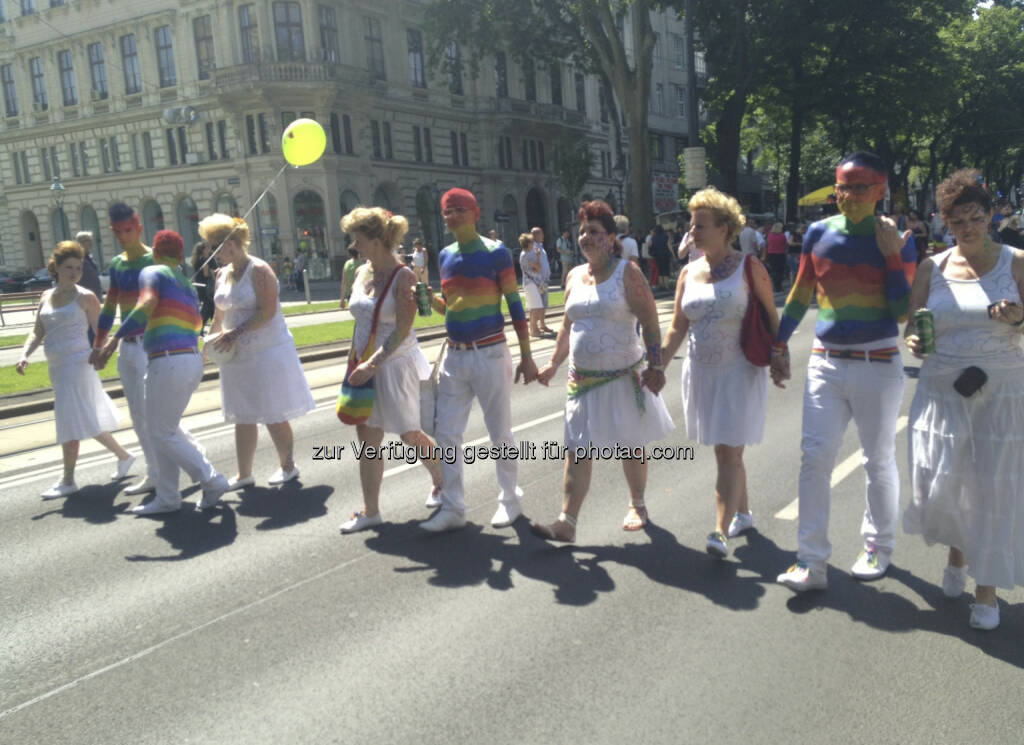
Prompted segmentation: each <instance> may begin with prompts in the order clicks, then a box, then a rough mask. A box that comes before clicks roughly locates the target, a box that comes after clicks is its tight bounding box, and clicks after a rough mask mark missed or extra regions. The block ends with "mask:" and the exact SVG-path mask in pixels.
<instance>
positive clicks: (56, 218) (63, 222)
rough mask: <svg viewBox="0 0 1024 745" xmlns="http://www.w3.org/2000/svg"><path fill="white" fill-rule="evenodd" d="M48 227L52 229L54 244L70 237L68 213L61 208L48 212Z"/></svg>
mask: <svg viewBox="0 0 1024 745" xmlns="http://www.w3.org/2000/svg"><path fill="white" fill-rule="evenodd" d="M50 229H51V230H52V231H53V243H54V246H56V245H57V244H58V243H60V242H61V241H67V240H70V239H71V238H72V235H71V226H70V225H68V213H67V212H65V211H64V209H63V208H58V209H55V210H53V211H52V212H50Z"/></svg>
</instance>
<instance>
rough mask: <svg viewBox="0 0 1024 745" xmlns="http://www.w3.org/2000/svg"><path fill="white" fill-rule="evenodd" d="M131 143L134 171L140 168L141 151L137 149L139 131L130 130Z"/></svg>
mask: <svg viewBox="0 0 1024 745" xmlns="http://www.w3.org/2000/svg"><path fill="white" fill-rule="evenodd" d="M131 143H132V163H133V164H134V166H135V170H136V171H141V170H142V153H141V152H140V151H139V133H138V132H132V137H131Z"/></svg>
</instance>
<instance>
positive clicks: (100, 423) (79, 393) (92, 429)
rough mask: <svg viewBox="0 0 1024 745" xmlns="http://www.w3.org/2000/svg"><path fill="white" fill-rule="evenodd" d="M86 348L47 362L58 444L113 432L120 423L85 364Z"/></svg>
mask: <svg viewBox="0 0 1024 745" xmlns="http://www.w3.org/2000/svg"><path fill="white" fill-rule="evenodd" d="M89 351H90V350H86V351H85V352H84V353H82V354H75V355H73V356H72V357H69V358H67V359H62V360H56V361H54V362H52V363H51V364H50V365H49V369H50V383H51V384H52V385H53V398H54V404H53V418H54V420H55V421H56V424H57V442H58V443H65V442H71V441H72V440H88V439H90V438H92V437H95V436H96V435H99V434H103V433H104V432H113V431H114V430H115V429H117V425H118V424H120V423H121V415H120V414H118V411H117V407H116V406H115V405H114V402H113V401H111V400H110V396H108V395H107V393H106V391H104V390H103V386H102V385H101V384H100V377H99V375H98V374H97V373H96V370H95V369H94V368H93V366H92V365H90V364H89Z"/></svg>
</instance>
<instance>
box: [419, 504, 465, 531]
mask: <svg viewBox="0 0 1024 745" xmlns="http://www.w3.org/2000/svg"><path fill="white" fill-rule="evenodd" d="M465 526H466V516H465V515H463V514H461V513H458V512H456V511H455V510H444V509H441V510H438V511H437V514H436V515H434V516H433V517H432V518H430V519H429V520H426V521H424V522H422V523H420V527H421V528H423V529H424V530H429V531H430V532H431V533H442V532H444V531H446V530H458V529H459V528H464V527H465Z"/></svg>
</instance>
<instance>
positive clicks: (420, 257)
mask: <svg viewBox="0 0 1024 745" xmlns="http://www.w3.org/2000/svg"><path fill="white" fill-rule="evenodd" d="M412 265H413V266H415V267H424V266H426V265H427V252H426V251H413V253H412Z"/></svg>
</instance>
